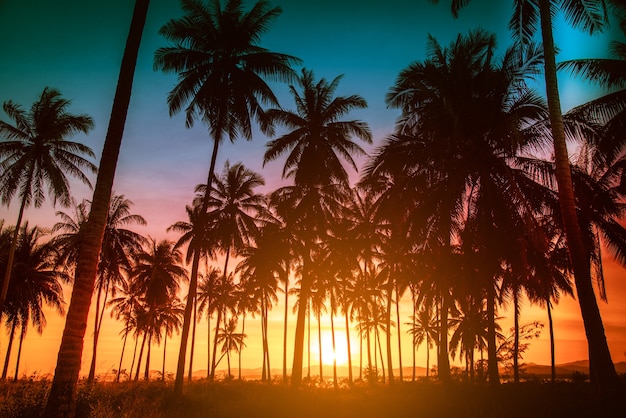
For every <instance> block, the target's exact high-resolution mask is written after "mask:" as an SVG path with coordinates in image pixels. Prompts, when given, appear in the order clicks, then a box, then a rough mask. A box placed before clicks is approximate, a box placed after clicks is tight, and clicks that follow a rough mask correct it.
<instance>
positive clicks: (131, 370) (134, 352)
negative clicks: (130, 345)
mask: <svg viewBox="0 0 626 418" xmlns="http://www.w3.org/2000/svg"><path fill="white" fill-rule="evenodd" d="M139 335H140V333H139V332H138V333H137V335H135V348H134V349H133V361H132V362H131V363H130V368H129V369H128V381H129V382H130V380H131V379H132V378H133V369H134V368H135V359H136V358H137V346H138V345H139Z"/></svg>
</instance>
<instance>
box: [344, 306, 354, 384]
mask: <svg viewBox="0 0 626 418" xmlns="http://www.w3.org/2000/svg"><path fill="white" fill-rule="evenodd" d="M345 316H346V347H347V349H348V382H349V383H350V385H352V384H353V383H354V379H353V377H352V348H351V347H350V318H349V315H348V309H347V308H346V315H345Z"/></svg>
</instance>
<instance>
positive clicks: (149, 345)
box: [143, 331, 152, 380]
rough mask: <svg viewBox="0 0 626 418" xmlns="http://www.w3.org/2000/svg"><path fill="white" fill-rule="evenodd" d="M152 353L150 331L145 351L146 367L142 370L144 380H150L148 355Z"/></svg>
mask: <svg viewBox="0 0 626 418" xmlns="http://www.w3.org/2000/svg"><path fill="white" fill-rule="evenodd" d="M151 354H152V331H150V333H149V334H148V352H147V353H146V367H145V369H144V372H143V378H144V380H150V356H151Z"/></svg>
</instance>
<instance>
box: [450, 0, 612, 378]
mask: <svg viewBox="0 0 626 418" xmlns="http://www.w3.org/2000/svg"><path fill="white" fill-rule="evenodd" d="M467 3H468V2H467V1H461V0H452V12H453V14H454V15H456V14H457V13H458V11H459V10H460V9H461V8H462V7H463V6H465V5H466V4H467ZM607 3H610V4H611V5H613V6H615V7H618V8H619V9H620V10H624V5H623V3H622V2H619V1H612V0H610V1H608V2H607V1H605V0H597V1H591V2H587V1H557V2H553V1H550V0H539V1H538V2H536V3H531V2H529V1H527V0H516V1H515V2H514V3H513V4H514V11H513V16H512V18H511V20H510V23H509V26H510V28H511V29H512V31H513V36H514V38H515V40H516V41H519V42H521V43H522V44H526V43H528V42H530V40H531V39H532V37H533V36H535V35H536V33H537V32H539V31H540V33H541V39H542V46H543V50H544V60H543V61H544V78H545V85H546V96H547V99H548V108H549V116H550V127H551V128H550V129H551V132H552V141H553V147H554V160H555V163H556V180H557V184H558V193H559V205H560V210H561V217H562V221H563V224H564V227H565V235H566V239H567V245H568V249H569V251H570V252H571V254H572V260H573V263H572V265H573V270H574V281H575V283H576V292H577V295H578V301H579V304H580V307H581V314H582V318H583V323H584V325H585V333H586V335H587V340H588V342H589V356H590V357H591V358H593V364H594V370H593V371H592V373H594V374H596V375H597V379H594V381H595V382H596V383H597V385H598V387H600V388H601V389H602V390H610V388H611V387H613V386H614V385H615V384H616V383H617V373H616V371H615V366H614V365H613V361H612V359H611V353H610V352H609V347H608V345H607V342H606V336H605V333H604V326H603V324H602V317H601V315H600V311H599V309H598V304H597V301H596V298H595V294H594V290H593V286H592V277H591V272H590V265H589V258H588V257H587V256H586V255H587V252H586V250H585V243H584V237H583V233H582V231H581V228H580V226H579V222H578V216H577V213H576V199H575V194H574V186H573V182H572V173H571V169H570V160H569V155H568V151H567V143H566V132H565V128H564V124H563V114H562V111H561V104H560V99H559V88H558V83H557V66H556V47H555V45H554V38H553V26H552V19H553V16H555V14H556V12H557V11H558V10H559V9H560V10H561V11H563V14H564V16H565V18H566V19H567V20H568V22H569V23H571V24H572V25H573V26H574V27H578V28H582V29H583V30H585V31H586V32H588V33H590V34H593V33H596V32H599V31H601V30H603V29H604V27H605V26H606V24H607V20H608V11H607ZM529 5H531V6H530V7H529Z"/></svg>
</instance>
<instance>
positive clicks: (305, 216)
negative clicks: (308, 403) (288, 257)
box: [263, 69, 372, 386]
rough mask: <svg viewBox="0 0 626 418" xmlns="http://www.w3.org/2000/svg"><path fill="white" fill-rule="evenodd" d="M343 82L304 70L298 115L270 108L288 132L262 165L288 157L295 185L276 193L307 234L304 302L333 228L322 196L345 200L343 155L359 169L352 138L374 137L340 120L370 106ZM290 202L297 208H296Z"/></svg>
mask: <svg viewBox="0 0 626 418" xmlns="http://www.w3.org/2000/svg"><path fill="white" fill-rule="evenodd" d="M340 79H341V77H336V78H335V79H334V80H332V81H331V82H328V81H326V80H325V79H321V80H319V81H316V80H315V77H314V75H313V72H312V71H310V70H307V69H303V70H302V75H301V76H300V78H299V79H298V84H299V87H300V91H298V89H297V88H296V87H295V86H293V85H292V86H290V92H291V95H292V96H293V98H294V101H295V104H296V111H295V112H293V111H287V110H282V109H271V110H268V112H267V113H268V116H269V117H270V118H271V120H273V121H274V122H276V123H278V124H280V125H283V126H285V127H286V128H287V129H289V132H288V133H286V134H285V135H282V136H280V137H278V138H276V139H273V140H272V141H270V142H269V143H268V144H267V150H266V152H265V156H264V158H263V163H264V164H266V163H268V162H269V161H272V160H275V159H277V158H278V157H279V156H281V155H282V154H284V153H288V156H287V159H286V161H285V165H284V168H283V178H293V180H294V187H287V188H283V189H282V190H279V191H277V193H275V201H276V200H277V201H280V202H282V203H280V204H279V206H282V210H281V209H280V208H279V215H280V216H281V217H283V219H285V220H286V222H287V224H288V225H287V226H288V227H289V228H294V227H295V226H296V224H297V225H299V227H298V230H301V231H302V232H304V231H305V230H306V234H305V235H302V236H301V237H300V238H301V239H303V242H305V243H306V245H304V246H303V248H304V254H303V257H304V261H303V263H304V264H303V273H302V282H301V286H300V298H302V301H305V302H306V301H308V298H309V294H310V289H311V286H312V282H311V277H310V276H311V275H310V272H311V271H310V258H311V254H310V251H311V250H312V248H311V244H312V243H313V242H314V240H315V237H316V236H317V237H319V236H321V235H324V234H325V230H327V228H328V226H327V225H324V222H323V220H324V219H327V220H329V219H330V218H331V216H329V214H330V211H329V209H330V208H331V207H332V206H328V205H326V204H325V203H321V202H323V201H324V200H326V201H328V198H326V199H324V200H321V198H322V195H326V196H328V197H331V196H333V197H332V198H331V200H334V201H335V202H338V200H337V199H338V198H339V197H340V195H342V196H343V198H344V199H345V195H346V192H345V189H346V188H347V185H348V173H347V172H346V170H345V168H344V166H343V165H342V162H341V159H340V158H339V156H341V158H342V159H343V160H344V161H345V162H347V163H348V164H349V165H350V166H351V167H352V168H354V169H355V170H356V163H355V162H354V159H353V158H352V156H353V155H364V154H365V152H364V151H363V149H362V148H361V147H360V146H359V145H358V144H357V143H355V142H354V141H353V140H352V138H353V137H357V138H359V139H361V140H363V141H365V142H366V143H370V142H371V140H372V133H371V131H370V129H369V127H368V126H367V124H366V123H364V122H362V121H359V120H350V121H343V120H341V118H342V117H343V116H344V115H346V114H347V113H348V112H350V111H352V110H354V109H362V108H365V107H366V106H367V103H366V102H365V100H364V99H363V98H362V97H361V96H358V95H352V96H347V97H346V96H338V97H335V92H336V90H337V87H338V85H339V81H340ZM332 189H334V190H332ZM342 189H343V190H342ZM316 195H317V196H316ZM316 197H317V200H316ZM287 202H291V203H292V204H293V205H291V208H289V205H288V204H287ZM298 207H299V208H300V209H299V210H298V209H297V208H298ZM317 209H320V210H321V212H319V213H316V212H318V211H317ZM324 213H326V215H324ZM320 216H321V217H320ZM315 218H317V219H315ZM294 230H295V229H294ZM305 236H307V238H305ZM307 264H308V265H307ZM302 301H301V303H299V305H298V306H299V309H298V316H297V322H296V335H295V350H294V362H293V369H292V385H294V386H298V385H299V384H300V381H301V379H302V355H303V348H304V347H303V343H304V320H305V311H306V306H307V305H308V303H302Z"/></svg>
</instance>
